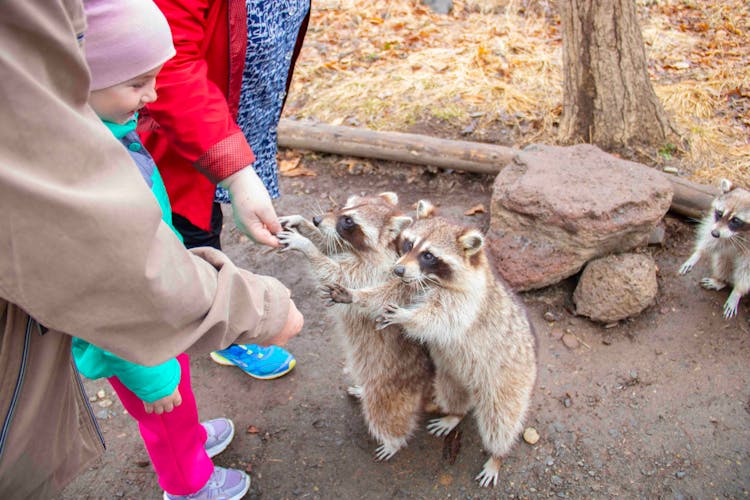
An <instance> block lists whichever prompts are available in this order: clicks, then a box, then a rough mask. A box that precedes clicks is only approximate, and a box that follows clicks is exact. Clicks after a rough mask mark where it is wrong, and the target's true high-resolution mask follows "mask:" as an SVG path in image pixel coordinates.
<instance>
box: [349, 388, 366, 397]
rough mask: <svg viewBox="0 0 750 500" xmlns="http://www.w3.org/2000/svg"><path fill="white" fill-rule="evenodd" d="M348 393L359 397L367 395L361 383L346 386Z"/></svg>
mask: <svg viewBox="0 0 750 500" xmlns="http://www.w3.org/2000/svg"><path fill="white" fill-rule="evenodd" d="M346 393H347V394H348V395H350V396H352V397H355V398H357V399H362V397H363V396H364V395H365V390H364V389H363V388H362V386H361V385H350V386H349V387H347V388H346Z"/></svg>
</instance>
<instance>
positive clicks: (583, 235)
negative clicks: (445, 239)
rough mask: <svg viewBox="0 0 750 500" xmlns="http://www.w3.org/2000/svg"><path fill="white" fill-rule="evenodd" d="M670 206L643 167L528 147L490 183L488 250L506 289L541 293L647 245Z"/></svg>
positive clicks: (668, 193) (573, 149) (590, 152)
mask: <svg viewBox="0 0 750 500" xmlns="http://www.w3.org/2000/svg"><path fill="white" fill-rule="evenodd" d="M671 202H672V186H671V184H670V183H669V181H668V180H667V179H666V178H665V177H664V176H663V174H661V173H660V172H658V171H656V170H653V169H651V168H648V167H646V166H644V165H641V164H639V163H635V162H632V161H627V160H622V159H620V158H617V157H615V156H612V155H610V154H607V153H605V152H603V151H602V150H601V149H599V148H597V147H596V146H592V145H589V144H579V145H576V146H570V147H560V146H544V145H532V146H529V147H528V148H526V149H524V150H523V151H522V152H520V153H519V154H518V155H517V156H516V158H515V161H514V162H513V163H511V164H510V165H507V166H506V167H504V168H503V170H502V171H501V172H500V173H499V174H498V175H497V177H496V178H495V182H494V185H493V193H492V202H491V207H490V228H489V230H488V233H487V236H488V240H489V246H490V249H491V251H492V254H493V255H494V257H495V260H496V266H497V269H498V271H499V273H500V274H501V275H502V276H503V278H504V279H505V280H506V281H507V282H508V283H509V284H510V286H512V287H513V288H514V289H516V290H531V289H536V288H542V287H545V286H548V285H551V284H554V283H557V282H558V281H560V280H562V279H565V278H567V277H569V276H572V275H574V274H576V273H578V272H579V271H580V270H581V269H582V268H583V266H584V265H585V264H586V262H588V261H589V260H591V259H594V258H597V257H601V256H605V255H609V254H613V253H622V252H626V251H629V250H631V249H634V248H637V247H639V246H644V245H646V244H647V242H648V237H649V234H650V233H651V232H652V230H653V229H654V227H656V225H657V224H658V223H659V221H661V219H662V218H663V217H664V215H665V214H666V213H667V210H668V209H669V206H670V204H671Z"/></svg>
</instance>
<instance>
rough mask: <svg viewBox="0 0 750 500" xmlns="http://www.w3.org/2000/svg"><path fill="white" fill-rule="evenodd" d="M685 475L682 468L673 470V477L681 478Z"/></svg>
mask: <svg viewBox="0 0 750 500" xmlns="http://www.w3.org/2000/svg"><path fill="white" fill-rule="evenodd" d="M686 475H687V474H686V473H685V471H684V470H678V471H677V472H675V474H674V476H675V477H676V478H677V479H682V478H684V477H685V476H686Z"/></svg>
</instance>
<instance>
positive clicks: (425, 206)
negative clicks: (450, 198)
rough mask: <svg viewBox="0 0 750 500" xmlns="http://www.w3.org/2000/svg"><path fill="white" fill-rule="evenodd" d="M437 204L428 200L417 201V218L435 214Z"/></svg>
mask: <svg viewBox="0 0 750 500" xmlns="http://www.w3.org/2000/svg"><path fill="white" fill-rule="evenodd" d="M435 211H436V209H435V205H433V204H432V203H430V202H429V201H428V200H419V201H418V202H417V219H427V218H429V217H432V216H433V215H435Z"/></svg>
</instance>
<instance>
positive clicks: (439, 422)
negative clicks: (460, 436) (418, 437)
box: [427, 415, 461, 437]
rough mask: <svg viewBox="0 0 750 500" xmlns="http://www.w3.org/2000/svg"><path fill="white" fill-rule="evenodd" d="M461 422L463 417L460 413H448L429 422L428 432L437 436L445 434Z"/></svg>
mask: <svg viewBox="0 0 750 500" xmlns="http://www.w3.org/2000/svg"><path fill="white" fill-rule="evenodd" d="M459 422H461V417H459V416H458V415H446V416H445V417H441V418H434V419H432V420H430V422H429V423H428V424H427V432H429V433H430V434H432V435H433V436H437V437H441V436H445V435H446V434H448V433H449V432H450V431H452V430H453V429H454V428H455V427H456V426H457V425H458V423H459Z"/></svg>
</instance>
